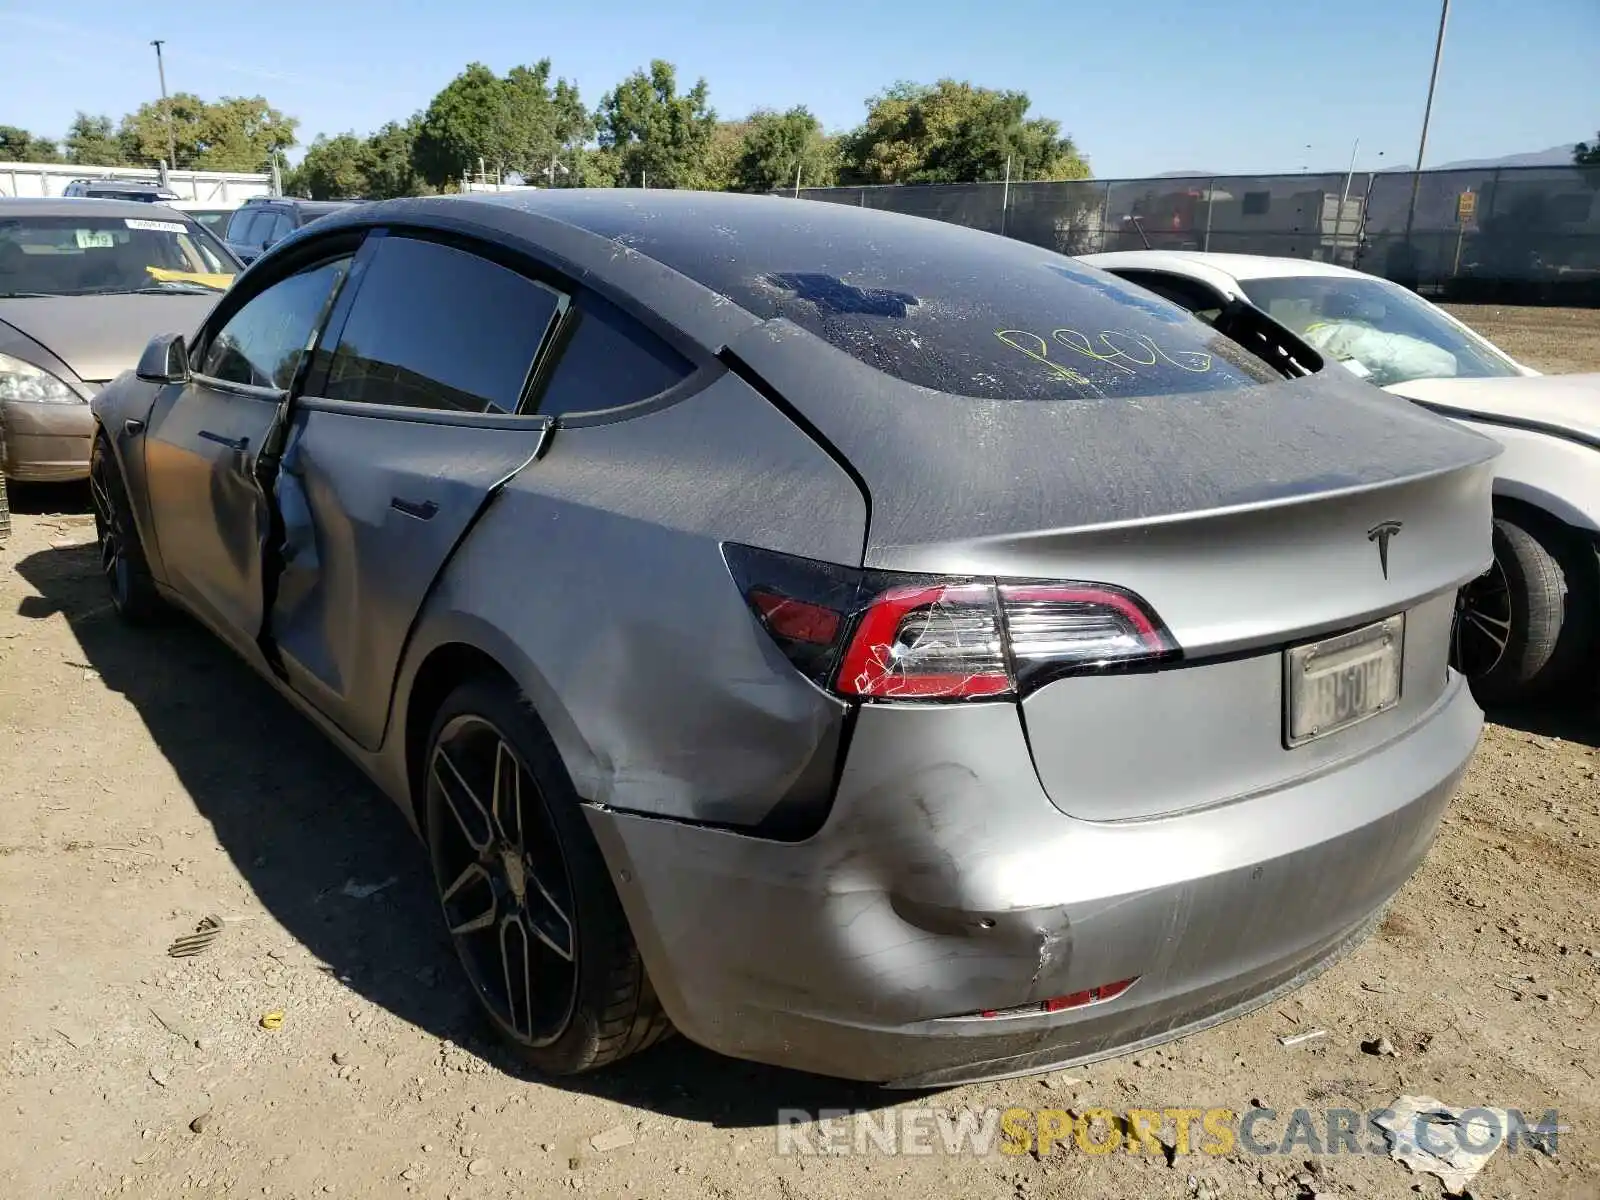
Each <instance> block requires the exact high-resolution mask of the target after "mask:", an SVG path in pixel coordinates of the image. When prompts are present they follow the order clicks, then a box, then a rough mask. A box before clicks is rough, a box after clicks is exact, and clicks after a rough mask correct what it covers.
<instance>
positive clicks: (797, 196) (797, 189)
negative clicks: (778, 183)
mask: <svg viewBox="0 0 1600 1200" xmlns="http://www.w3.org/2000/svg"><path fill="white" fill-rule="evenodd" d="M800 165H801V164H800V163H799V162H798V161H797V162H796V163H795V164H794V198H795V199H796V200H798V199H800Z"/></svg>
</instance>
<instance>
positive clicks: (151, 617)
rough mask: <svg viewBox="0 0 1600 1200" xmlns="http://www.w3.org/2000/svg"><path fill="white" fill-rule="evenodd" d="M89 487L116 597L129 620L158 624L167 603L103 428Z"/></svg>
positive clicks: (105, 566) (103, 558)
mask: <svg viewBox="0 0 1600 1200" xmlns="http://www.w3.org/2000/svg"><path fill="white" fill-rule="evenodd" d="M89 492H90V495H91V496H92V498H93V500H94V528H95V535H96V538H97V541H98V544H99V550H100V570H101V572H102V574H104V575H105V579H106V587H107V589H108V590H109V591H110V593H111V603H112V605H113V606H114V607H115V608H116V610H117V615H118V616H119V617H121V618H122V619H123V620H124V621H126V622H127V623H128V624H130V625H149V624H153V623H154V622H156V621H158V620H160V619H161V618H162V617H163V616H165V615H166V613H167V611H168V610H167V605H166V602H165V601H163V600H162V599H161V594H160V593H159V592H157V591H156V585H155V580H154V579H152V578H151V577H150V566H149V563H148V562H147V561H146V560H145V556H144V543H143V542H142V541H140V539H139V526H138V525H137V523H135V521H134V519H133V505H132V504H130V503H129V501H128V489H127V487H126V486H125V485H124V483H123V480H122V468H121V467H120V466H118V465H117V458H116V455H115V454H114V453H113V452H112V449H111V443H110V442H108V441H107V440H106V436H105V434H103V433H101V434H97V435H96V436H95V439H94V448H93V450H92V451H91V452H90V455H89Z"/></svg>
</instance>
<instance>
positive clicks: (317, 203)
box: [239, 196, 369, 213]
mask: <svg viewBox="0 0 1600 1200" xmlns="http://www.w3.org/2000/svg"><path fill="white" fill-rule="evenodd" d="M366 203H369V201H366V200H307V199H305V198H304V197H303V196H247V197H246V198H245V200H244V202H243V203H242V204H240V205H239V207H240V208H245V207H254V206H255V205H258V204H282V205H284V206H286V207H289V208H299V209H304V210H305V211H306V212H314V213H331V212H341V211H343V210H344V209H347V208H351V207H353V206H355V205H357V204H366Z"/></svg>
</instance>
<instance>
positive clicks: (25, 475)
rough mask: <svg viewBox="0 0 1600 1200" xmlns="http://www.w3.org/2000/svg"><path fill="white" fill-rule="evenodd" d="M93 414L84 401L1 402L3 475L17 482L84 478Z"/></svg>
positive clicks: (0, 438)
mask: <svg viewBox="0 0 1600 1200" xmlns="http://www.w3.org/2000/svg"><path fill="white" fill-rule="evenodd" d="M93 438H94V414H93V412H92V411H91V410H90V408H89V406H88V405H87V404H27V403H17V402H12V403H9V404H0V444H3V445H4V447H5V461H4V463H0V467H3V468H4V470H5V473H6V478H7V479H11V480H15V481H16V482H18V483H55V482H62V481H67V480H73V479H86V478H88V475H89V447H90V444H91V442H92V441H93Z"/></svg>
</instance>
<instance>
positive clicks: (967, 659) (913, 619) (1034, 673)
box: [723, 543, 1179, 700]
mask: <svg viewBox="0 0 1600 1200" xmlns="http://www.w3.org/2000/svg"><path fill="white" fill-rule="evenodd" d="M723 552H724V555H725V557H726V559H727V563H728V569H729V571H730V573H731V574H732V575H733V578H734V581H735V582H736V583H737V584H738V586H739V589H740V591H741V592H742V593H743V594H744V597H745V600H746V602H747V603H748V604H749V605H750V609H751V611H752V613H754V615H755V617H756V619H757V620H758V621H759V622H760V623H761V625H762V627H763V628H764V629H765V630H766V631H767V633H768V634H769V635H770V636H771V637H772V640H773V641H774V642H775V643H777V645H778V648H779V649H780V650H782V651H783V653H784V654H785V655H786V656H787V657H788V659H789V661H790V662H792V663H793V664H794V665H795V667H797V668H798V669H799V670H800V671H802V672H803V673H804V674H805V675H806V676H807V677H808V678H810V679H811V680H812V682H814V683H816V684H817V685H818V686H819V687H823V688H827V689H829V690H831V691H833V692H836V693H837V694H839V695H841V696H845V697H848V698H853V699H861V700H979V699H987V698H994V697H1006V696H1018V695H1024V694H1026V693H1027V692H1029V691H1031V690H1033V689H1034V688H1037V687H1040V686H1042V685H1043V684H1045V683H1048V682H1050V681H1051V680H1053V679H1058V678H1061V677H1062V676H1064V675H1072V674H1081V673H1085V672H1091V671H1094V672H1100V671H1111V670H1125V669H1127V668H1129V667H1131V666H1139V665H1146V664H1150V663H1156V662H1163V661H1167V660H1169V659H1172V658H1176V657H1178V653H1179V652H1178V647H1177V644H1176V643H1175V642H1174V641H1173V640H1172V638H1171V635H1169V634H1168V633H1167V631H1166V629H1165V628H1164V627H1163V626H1162V625H1161V623H1160V621H1159V620H1157V618H1156V617H1155V615H1154V614H1153V613H1151V612H1150V610H1149V609H1148V608H1147V607H1146V606H1145V604H1144V603H1143V601H1141V600H1140V599H1139V598H1138V597H1137V596H1134V595H1133V594H1132V593H1130V592H1126V591H1123V590H1122V589H1120V588H1115V587H1110V586H1107V585H1104V584H1097V583H1071V582H1042V583H1028V582H1012V581H1009V580H1006V581H999V582H997V581H995V580H992V579H941V578H936V577H930V576H923V575H909V574H901V573H896V572H888V571H862V570H856V569H853V568H849V567H839V566H834V565H832V564H828V563H819V562H815V561H812V560H810V559H800V558H794V557H792V556H789V555H783V554H775V553H773V552H771V551H766V550H757V549H754V548H752V547H749V546H741V545H736V544H732V543H729V544H727V545H725V546H724V547H723Z"/></svg>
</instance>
